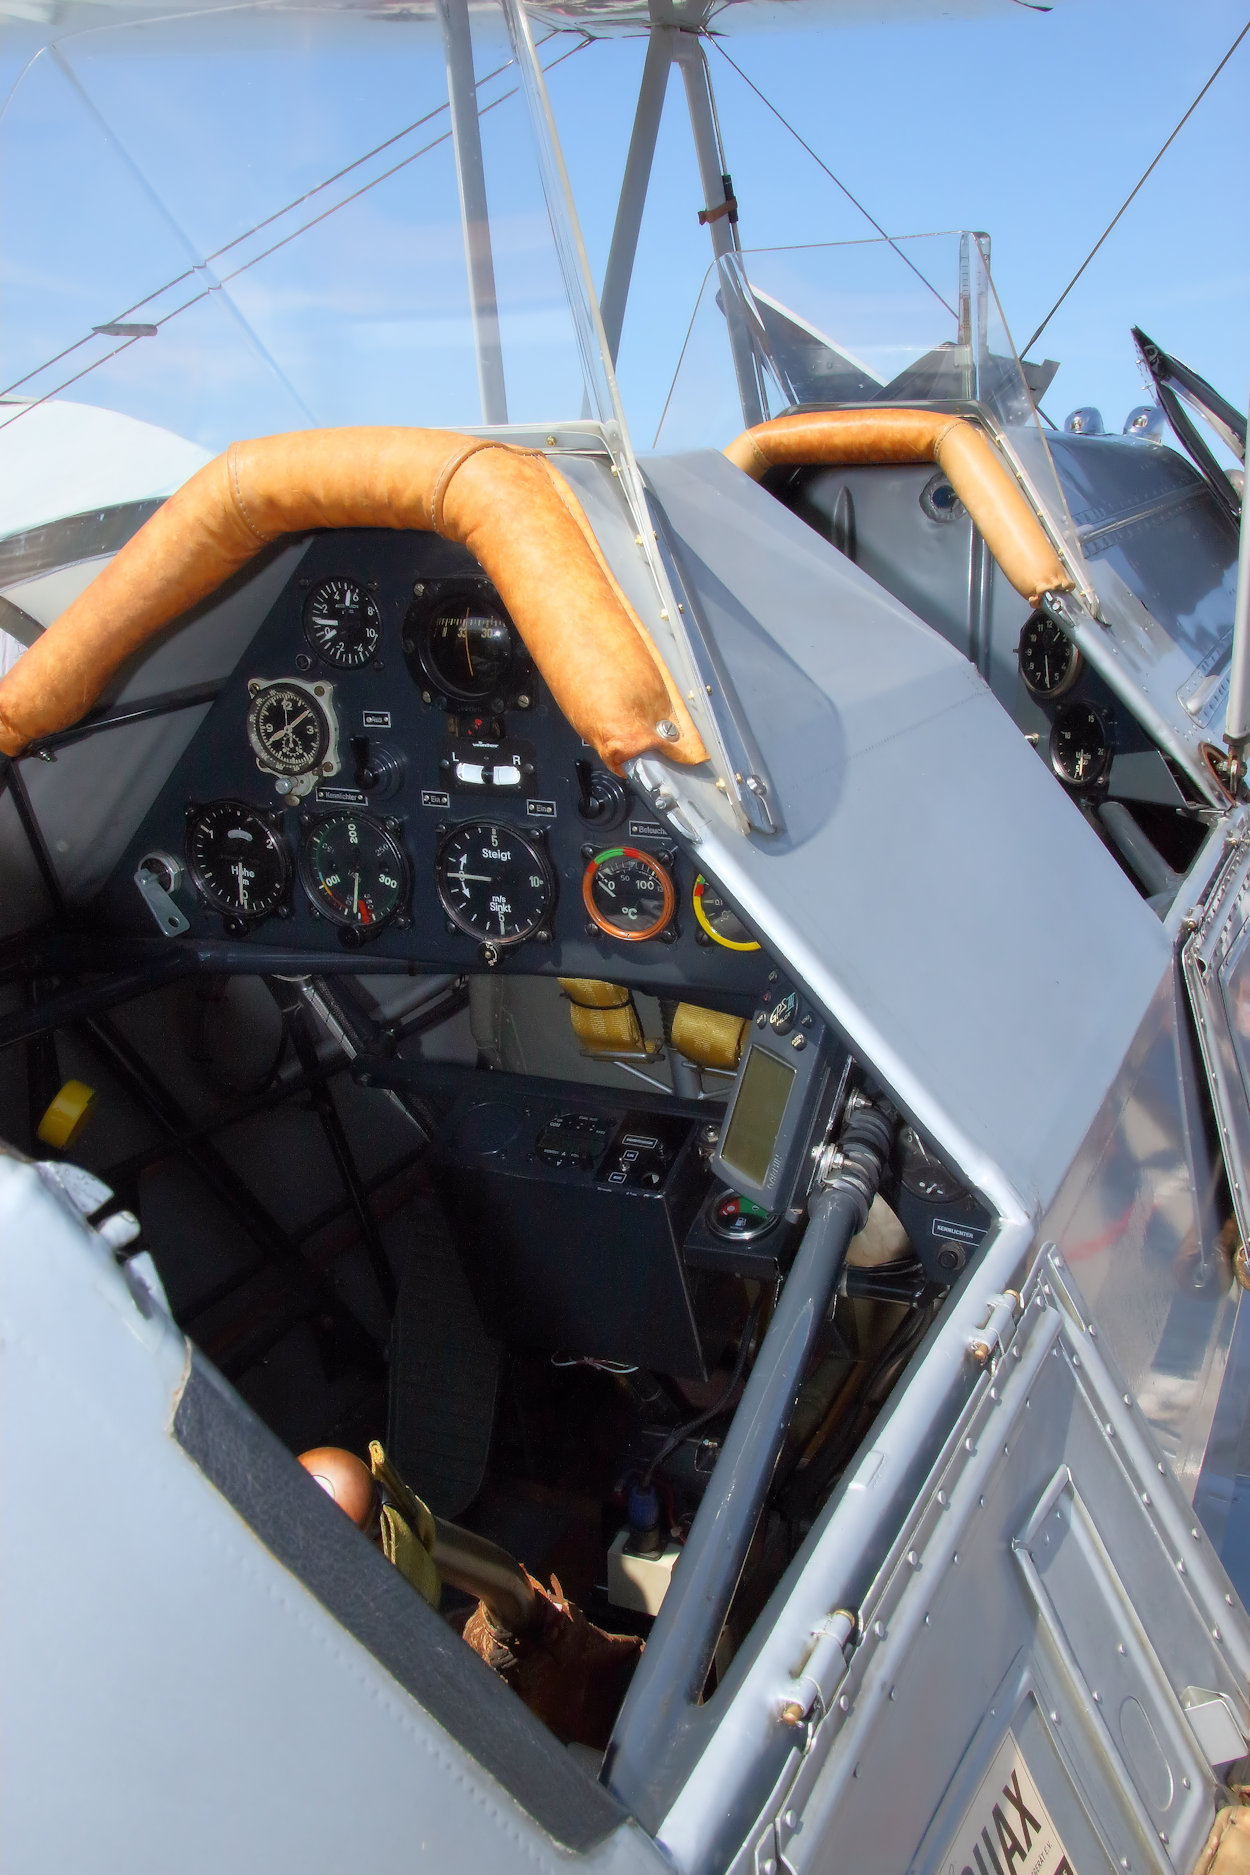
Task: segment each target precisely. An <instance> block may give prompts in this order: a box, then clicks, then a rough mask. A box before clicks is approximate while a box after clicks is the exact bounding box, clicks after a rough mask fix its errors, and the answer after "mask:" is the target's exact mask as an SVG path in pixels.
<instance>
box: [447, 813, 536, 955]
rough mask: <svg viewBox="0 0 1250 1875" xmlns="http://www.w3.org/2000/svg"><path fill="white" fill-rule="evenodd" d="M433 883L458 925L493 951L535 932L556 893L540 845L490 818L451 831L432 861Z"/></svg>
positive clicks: (531, 935)
mask: <svg viewBox="0 0 1250 1875" xmlns="http://www.w3.org/2000/svg"><path fill="white" fill-rule="evenodd" d="M434 884H435V886H436V887H437V889H438V896H439V898H440V899H441V900H442V904H443V910H444V911H445V912H446V913H447V916H448V917H449V918H450V920H451V922H452V924H453V925H454V926H455V927H456V929H457V930H458V931H463V932H465V933H466V934H467V935H468V936H469V937H475V938H480V939H481V941H482V943H483V944H486V945H489V946H491V947H492V948H494V949H499V948H501V947H503V946H505V945H510V944H521V943H523V942H524V940H525V939H526V938H529V937H533V936H534V935H535V934H536V933H537V932H539V931H540V930H541V929H542V927H543V926H544V925H545V923H546V921H547V917H548V914H549V912H550V910H551V901H552V896H553V892H554V885H553V882H552V877H551V868H550V867H549V866H548V864H547V860H546V857H545V855H544V854H543V853H542V852H541V851H540V850H539V848H538V846H537V845H535V844H534V843H533V842H532V841H531V840H527V839H525V838H523V836H522V835H521V834H519V833H518V832H517V831H516V828H515V827H509V826H506V825H505V824H504V823H503V822H502V821H490V820H473V821H469V822H468V823H467V824H466V825H464V826H462V827H453V828H452V829H451V831H450V832H449V833H448V834H447V835H446V836H445V838H444V839H443V842H442V844H441V845H440V847H439V849H438V854H437V857H436V859H435V861H434Z"/></svg>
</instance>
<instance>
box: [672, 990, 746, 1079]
mask: <svg viewBox="0 0 1250 1875" xmlns="http://www.w3.org/2000/svg"><path fill="white" fill-rule="evenodd" d="M749 1027H750V1023H749V1021H748V1019H747V1017H746V1016H727V1015H726V1014H725V1013H724V1011H723V1010H721V1009H703V1008H701V1007H700V1006H699V1004H698V1003H678V1005H677V1013H676V1015H675V1016H674V1017H673V1031H672V1032H673V1047H674V1048H676V1049H678V1050H679V1052H680V1053H681V1054H683V1055H684V1056H685V1057H686V1059H687V1061H693V1062H695V1063H696V1064H697V1065H698V1066H699V1067H700V1068H724V1069H727V1070H729V1071H730V1072H732V1071H733V1069H734V1068H736V1067H737V1065H738V1062H739V1060H740V1059H741V1056H742V1048H743V1044H744V1042H745V1040H746V1032H747V1029H748V1028H749Z"/></svg>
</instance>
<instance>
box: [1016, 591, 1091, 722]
mask: <svg viewBox="0 0 1250 1875" xmlns="http://www.w3.org/2000/svg"><path fill="white" fill-rule="evenodd" d="M1017 656H1018V657H1019V660H1020V675H1021V677H1022V678H1023V679H1024V684H1025V688H1026V690H1028V692H1029V694H1030V695H1031V696H1034V697H1036V698H1037V699H1038V701H1039V702H1041V703H1053V702H1054V700H1055V698H1056V697H1061V696H1063V695H1064V693H1065V692H1066V691H1068V690H1071V688H1072V686H1073V684H1074V683H1075V682H1076V680H1077V678H1078V677H1079V676H1080V674H1081V670H1082V668H1083V666H1084V662H1085V660H1084V659H1083V658H1082V656H1081V654H1080V652H1079V651H1078V650H1077V647H1076V646H1075V645H1074V644H1073V642H1072V640H1071V639H1070V638H1069V637H1068V636H1067V634H1066V633H1065V632H1064V631H1062V630H1061V629H1060V627H1059V626H1058V625H1057V624H1056V623H1055V621H1054V619H1052V618H1047V616H1046V614H1045V613H1044V612H1035V613H1034V614H1033V616H1032V618H1031V619H1029V620H1028V622H1027V623H1026V625H1025V627H1024V630H1023V631H1022V632H1021V633H1020V645H1019V650H1018V652H1017Z"/></svg>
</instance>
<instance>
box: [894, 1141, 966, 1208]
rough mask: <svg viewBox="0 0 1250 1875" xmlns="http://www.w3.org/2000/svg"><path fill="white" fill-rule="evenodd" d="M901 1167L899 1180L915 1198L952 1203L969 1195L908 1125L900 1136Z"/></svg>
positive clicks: (964, 1186) (931, 1201)
mask: <svg viewBox="0 0 1250 1875" xmlns="http://www.w3.org/2000/svg"><path fill="white" fill-rule="evenodd" d="M898 1167H899V1178H900V1180H901V1181H902V1183H903V1185H904V1186H905V1187H906V1189H907V1190H908V1191H909V1192H910V1193H911V1195H912V1197H913V1198H922V1199H923V1200H924V1202H925V1203H926V1204H950V1203H952V1202H953V1201H954V1200H955V1199H956V1198H965V1197H967V1195H968V1189H967V1186H966V1185H963V1184H961V1183H960V1181H959V1180H958V1179H957V1178H956V1177H955V1175H954V1173H953V1172H948V1171H947V1169H946V1167H945V1166H944V1165H943V1164H942V1161H941V1160H940V1159H938V1158H935V1156H934V1155H933V1153H931V1152H930V1151H929V1148H928V1147H927V1146H926V1145H925V1143H924V1141H923V1140H922V1139H921V1137H920V1135H919V1133H918V1132H917V1131H916V1129H915V1127H914V1126H905V1127H903V1128H902V1130H901V1131H900V1133H899V1136H898Z"/></svg>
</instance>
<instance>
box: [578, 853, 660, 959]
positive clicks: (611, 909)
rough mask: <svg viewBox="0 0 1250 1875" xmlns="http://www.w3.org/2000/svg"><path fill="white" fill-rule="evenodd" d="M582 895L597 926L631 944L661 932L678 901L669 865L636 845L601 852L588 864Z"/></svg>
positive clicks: (638, 942) (611, 935)
mask: <svg viewBox="0 0 1250 1875" xmlns="http://www.w3.org/2000/svg"><path fill="white" fill-rule="evenodd" d="M582 898H583V900H584V901H585V905H586V910H587V911H588V912H589V913H590V916H591V918H592V920H593V921H594V923H595V924H596V925H598V927H599V929H600V930H601V931H603V932H606V933H607V935H608V936H609V937H612V938H617V939H621V940H623V941H624V942H625V943H627V944H641V943H642V942H643V940H644V939H645V938H652V937H655V936H657V935H658V934H659V932H661V931H663V929H664V927H665V926H666V925H667V924H668V922H669V920H670V918H671V917H672V915H673V912H674V910H675V909H676V905H677V891H676V888H675V886H674V885H673V879H672V874H671V873H670V872H669V870H668V868H667V867H666V866H664V865H662V864H661V862H660V861H659V860H658V859H655V858H653V857H652V855H651V854H650V853H643V852H640V851H639V849H638V848H637V847H634V846H613V847H609V848H608V849H607V851H606V852H603V853H597V854H596V855H595V857H594V858H593V859H592V860H591V861H590V862H589V864H588V865H587V867H586V871H585V874H584V876H583V879H582Z"/></svg>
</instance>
